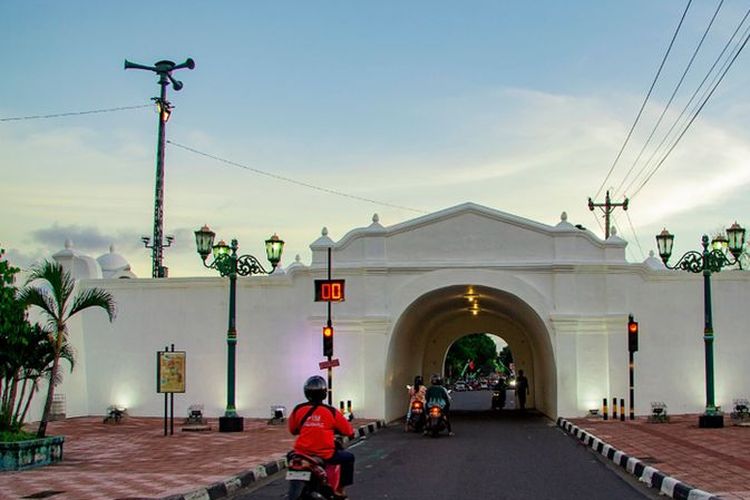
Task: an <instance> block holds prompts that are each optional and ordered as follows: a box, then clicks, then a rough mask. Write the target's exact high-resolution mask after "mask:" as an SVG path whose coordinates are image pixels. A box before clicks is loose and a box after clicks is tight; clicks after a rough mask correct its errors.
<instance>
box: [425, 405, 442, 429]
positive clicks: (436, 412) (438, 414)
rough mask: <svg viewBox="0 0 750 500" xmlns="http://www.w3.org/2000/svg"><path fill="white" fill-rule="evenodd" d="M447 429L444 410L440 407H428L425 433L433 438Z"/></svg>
mask: <svg viewBox="0 0 750 500" xmlns="http://www.w3.org/2000/svg"><path fill="white" fill-rule="evenodd" d="M445 429H446V425H445V414H444V413H443V409H442V408H441V407H440V406H438V405H432V406H428V407H427V420H426V421H425V431H426V432H427V434H429V435H430V436H432V437H437V436H438V435H440V433H441V432H442V431H444V430H445Z"/></svg>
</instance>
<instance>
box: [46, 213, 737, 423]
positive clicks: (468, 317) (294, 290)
mask: <svg viewBox="0 0 750 500" xmlns="http://www.w3.org/2000/svg"><path fill="white" fill-rule="evenodd" d="M626 244H627V243H626V242H625V241H624V240H622V239H620V238H619V237H618V236H616V235H614V236H611V237H610V238H609V239H608V240H606V241H602V240H601V239H599V238H598V237H597V236H595V235H594V234H592V233H591V232H589V231H586V230H583V229H579V228H577V227H575V226H573V225H572V224H570V223H568V222H567V221H566V220H565V216H564V215H563V217H562V220H561V222H560V223H559V224H557V225H556V226H548V225H545V224H541V223H537V222H534V221H530V220H527V219H523V218H520V217H517V216H513V215H510V214H507V213H503V212H500V211H497V210H493V209H490V208H487V207H483V206H479V205H476V204H472V203H466V204H462V205H459V206H455V207H452V208H448V209H445V210H442V211H439V212H436V213H433V214H430V215H426V216H423V217H419V218H417V219H413V220H410V221H407V222H404V223H401V224H397V225H394V226H390V227H383V226H381V225H380V224H379V222H378V220H377V217H373V222H372V224H370V225H369V226H367V227H363V228H358V229H354V230H352V231H350V232H349V233H348V234H346V235H345V236H344V237H343V238H341V239H340V240H338V241H333V240H331V239H330V238H328V236H327V235H325V234H324V235H323V236H321V237H320V238H319V239H318V240H316V241H315V242H313V243H312V244H311V249H312V253H313V257H312V262H311V264H310V265H309V266H308V265H304V264H302V263H300V262H295V263H293V264H291V265H290V266H288V267H287V268H286V269H279V270H277V271H276V272H274V273H273V274H272V275H269V276H255V277H249V278H242V277H240V278H238V283H237V331H238V344H237V379H236V380H237V382H236V384H237V393H236V402H237V409H238V413H239V414H240V415H242V416H245V417H268V416H270V407H271V406H273V405H284V406H286V407H287V408H291V407H293V406H294V404H296V403H297V402H299V401H300V400H301V399H302V384H303V382H304V380H305V379H306V378H307V377H308V376H310V375H311V374H317V373H324V372H321V371H320V370H319V369H318V362H319V361H322V340H321V328H322V326H323V325H324V324H325V320H326V307H325V304H323V303H316V302H314V301H313V280H314V279H316V278H318V279H319V278H325V277H326V262H327V260H326V255H327V249H328V247H331V248H332V255H333V262H334V277H335V278H343V279H345V280H346V292H347V298H346V301H345V302H343V303H339V304H335V305H334V306H333V323H334V327H335V332H336V333H335V357H336V358H339V359H340V363H341V366H340V367H338V368H335V369H334V384H333V390H334V400H335V401H340V400H351V401H352V404H353V410H354V413H355V414H357V416H362V417H372V418H384V419H387V420H391V419H395V418H397V417H399V416H402V415H403V414H404V413H405V407H406V402H407V398H406V394H405V390H404V386H405V384H407V383H410V382H411V381H412V380H413V377H414V375H416V374H423V375H425V376H426V377H429V375H430V374H431V373H434V372H440V371H441V370H442V366H443V362H444V359H445V356H446V354H447V351H448V348H449V347H450V345H451V344H452V343H453V342H454V341H456V340H457V339H459V338H461V337H462V336H464V335H468V334H472V333H491V334H495V335H498V336H499V337H501V338H502V339H504V340H505V341H506V342H507V343H508V344H509V346H510V348H511V351H512V353H513V356H514V359H515V363H516V367H517V368H519V369H523V370H524V371H525V373H526V375H527V376H528V378H529V381H530V385H531V395H530V398H529V401H528V406H533V407H535V408H537V409H538V410H540V411H541V412H543V413H544V414H546V415H548V416H550V417H556V416H566V417H571V416H582V415H584V414H585V413H586V412H587V411H588V410H589V409H590V408H598V407H599V406H600V405H601V401H602V398H605V397H607V398H612V397H617V398H618V399H619V398H625V399H626V401H627V398H628V351H627V334H626V324H627V318H628V315H629V314H634V315H635V317H636V318H637V320H638V321H639V323H640V342H639V343H640V350H639V351H638V352H637V353H636V356H635V357H636V361H635V370H636V372H635V373H636V398H635V410H636V413H637V414H644V413H649V412H650V402H651V401H664V402H665V403H667V405H668V407H669V411H670V412H671V413H686V412H700V411H702V409H703V406H704V403H705V375H704V343H703V285H702V276H701V275H699V274H696V275H693V274H690V273H685V272H677V271H668V270H666V269H665V268H664V266H663V265H662V264H661V262H660V261H659V259H658V258H654V257H650V258H648V259H647V260H646V261H645V262H642V263H629V262H627V261H626V260H625V246H626ZM55 258H56V259H58V260H59V261H60V262H62V263H63V264H64V265H65V266H67V267H68V268H69V269H72V270H73V271H74V273H75V274H76V276H77V277H78V278H79V284H80V286H96V287H100V288H106V289H108V290H110V291H111V292H112V293H113V295H114V297H115V300H116V302H117V309H118V315H117V318H116V319H115V321H114V322H113V323H109V322H108V321H107V319H106V315H105V314H103V313H102V312H101V311H87V312H85V313H84V314H83V315H82V316H81V317H80V318H79V319H76V320H74V321H73V322H72V323H71V339H72V342H73V345H74V346H75V348H76V351H77V365H76V368H75V371H74V372H73V373H72V374H67V373H66V374H65V379H64V382H63V385H62V386H61V387H60V388H59V389H58V391H59V392H60V393H64V394H65V397H66V402H67V409H66V410H67V415H68V416H76V415H97V414H103V413H104V412H105V410H106V408H107V407H108V406H109V405H111V404H117V405H122V406H126V407H127V408H128V412H129V413H130V414H131V415H149V416H158V415H161V414H162V413H163V397H162V396H161V395H157V394H156V351H158V350H163V348H164V347H165V346H167V345H170V344H174V345H175V348H176V350H184V351H186V352H187V378H186V393H185V394H182V395H176V397H175V407H176V410H175V413H176V414H177V415H182V414H185V413H186V411H187V407H188V406H189V405H191V404H196V403H200V404H203V405H204V407H205V409H204V413H205V414H206V415H207V416H219V415H222V414H223V411H224V405H225V402H226V376H227V347H226V323H227V309H228V292H227V289H228V286H227V280H226V278H219V277H211V278H168V279H150V278H149V279H116V277H117V276H120V277H128V275H127V273H126V272H124V271H123V272H120V273H119V274H116V273H115V274H113V273H111V272H110V273H109V275H110V276H115V277H114V278H99V277H98V276H101V274H96V271H95V270H93V271H92V269H93V268H94V267H95V266H92V265H91V264H92V263H91V262H90V260H92V259H89V260H88V261H87V260H86V259H85V258H84V257H82V256H80V255H76V254H75V253H74V252H71V251H67V252H65V251H64V252H60V253H59V254H56V256H55ZM105 274H107V273H105ZM131 275H132V273H131ZM712 282H713V290H712V291H713V308H714V330H715V332H716V341H715V344H714V345H715V366H716V368H715V373H716V403H717V404H718V405H722V406H723V407H724V408H725V409H729V407H730V405H731V403H732V400H733V399H734V398H740V397H748V396H750V387H749V386H748V382H747V381H748V380H750V364H749V363H748V362H747V360H748V359H750V342H748V341H747V339H746V336H747V333H748V332H747V329H748V304H750V286H749V285H750V274H749V273H747V272H744V271H735V270H725V271H723V272H721V273H717V274H715V275H714V276H713V277H712ZM467 296H475V297H476V300H477V303H478V309H479V312H478V314H476V315H474V314H472V312H471V311H470V308H469V306H470V304H469V302H468V300H467ZM40 400H41V398H37V401H36V403H37V404H38V405H39V406H41V401H40Z"/></svg>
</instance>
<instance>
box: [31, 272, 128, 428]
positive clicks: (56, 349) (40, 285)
mask: <svg viewBox="0 0 750 500" xmlns="http://www.w3.org/2000/svg"><path fill="white" fill-rule="evenodd" d="M74 289H75V280H74V279H73V278H72V277H71V275H70V273H69V272H67V271H66V270H65V269H63V267H62V265H60V264H59V263H57V262H52V261H44V262H43V263H41V264H39V265H37V266H34V267H32V268H31V272H30V274H29V277H28V279H27V280H26V286H25V287H24V288H23V290H21V293H20V294H19V298H20V299H21V300H22V301H23V302H24V303H25V304H27V305H29V306H37V307H39V308H40V309H41V310H42V316H43V317H44V318H45V319H46V320H47V325H48V329H49V332H50V333H49V337H50V338H49V340H50V343H51V344H52V346H53V350H52V352H53V354H54V357H53V358H52V367H51V369H50V371H49V386H48V388H47V400H46V401H45V403H44V410H43V412H42V418H41V420H40V422H39V430H38V431H37V437H40V438H42V437H44V436H45V434H46V432H47V421H48V420H49V414H50V410H51V409H52V399H53V397H54V395H55V385H56V384H57V383H58V382H59V380H60V375H59V366H60V358H61V355H62V352H63V347H64V346H65V345H66V344H67V341H68V326H67V322H68V320H69V319H70V318H71V317H73V316H74V315H75V314H77V313H79V312H80V311H83V310H84V309H88V308H89V307H101V308H102V309H104V310H105V311H107V315H108V316H109V320H110V321H112V320H113V319H114V317H115V301H114V299H113V298H112V295H111V294H110V293H109V292H107V291H106V290H102V289H100V288H87V289H85V290H80V291H78V292H76V293H73V292H74Z"/></svg>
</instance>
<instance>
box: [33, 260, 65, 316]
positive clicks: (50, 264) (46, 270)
mask: <svg viewBox="0 0 750 500" xmlns="http://www.w3.org/2000/svg"><path fill="white" fill-rule="evenodd" d="M37 280H39V281H43V282H46V283H47V285H48V286H49V289H50V292H51V293H52V295H53V296H54V300H55V304H56V305H57V309H58V316H62V315H63V311H65V308H66V306H67V303H68V300H70V297H71V295H72V294H73V288H74V287H75V280H74V279H73V278H72V277H71V276H70V273H69V272H67V271H66V270H65V269H64V268H63V267H62V265H61V264H59V263H58V262H55V261H50V260H45V261H44V262H42V263H41V264H38V265H36V266H33V267H32V268H31V272H30V273H29V277H28V278H27V279H26V285H27V286H28V285H30V284H31V283H33V282H34V281H37Z"/></svg>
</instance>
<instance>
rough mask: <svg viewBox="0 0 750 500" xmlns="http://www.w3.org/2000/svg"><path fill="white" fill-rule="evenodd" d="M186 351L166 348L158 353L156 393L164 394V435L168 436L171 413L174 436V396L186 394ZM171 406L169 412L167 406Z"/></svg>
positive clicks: (170, 431) (170, 432) (171, 430)
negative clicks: (169, 415) (168, 421)
mask: <svg viewBox="0 0 750 500" xmlns="http://www.w3.org/2000/svg"><path fill="white" fill-rule="evenodd" d="M185 361H186V353H185V351H175V350H174V344H172V349H171V350H170V348H169V347H165V348H164V350H163V351H157V352H156V392H157V393H164V435H165V436H166V435H167V418H168V413H171V418H170V419H169V420H170V426H169V429H170V430H169V434H170V435H172V434H174V394H175V392H179V393H184V392H185ZM168 405H169V412H168V409H167V406H168Z"/></svg>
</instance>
